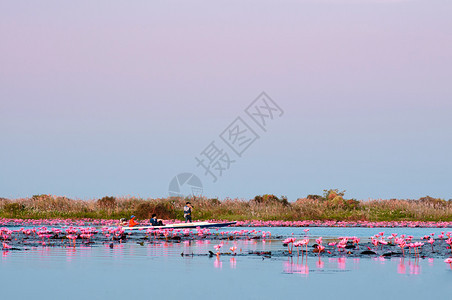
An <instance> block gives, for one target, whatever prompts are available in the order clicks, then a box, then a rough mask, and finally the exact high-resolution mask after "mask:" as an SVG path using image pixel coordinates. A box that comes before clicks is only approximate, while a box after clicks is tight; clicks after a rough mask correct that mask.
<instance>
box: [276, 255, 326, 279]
mask: <svg viewBox="0 0 452 300" xmlns="http://www.w3.org/2000/svg"><path fill="white" fill-rule="evenodd" d="M319 262H320V264H322V263H323V262H322V261H321V260H320V259H319ZM283 268H284V273H287V274H300V275H304V276H307V275H309V266H308V259H307V257H306V258H305V257H303V256H302V257H301V258H300V257H298V258H297V259H296V262H294V259H293V258H292V257H289V258H288V260H287V261H285V262H284V264H283Z"/></svg>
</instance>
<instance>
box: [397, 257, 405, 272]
mask: <svg viewBox="0 0 452 300" xmlns="http://www.w3.org/2000/svg"><path fill="white" fill-rule="evenodd" d="M397 273H399V274H405V273H406V266H405V262H404V259H403V258H401V259H400V260H399V263H398V264H397Z"/></svg>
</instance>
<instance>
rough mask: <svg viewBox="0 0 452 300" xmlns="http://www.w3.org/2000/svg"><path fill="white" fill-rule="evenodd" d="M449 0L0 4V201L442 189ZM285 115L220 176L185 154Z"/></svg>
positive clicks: (449, 74)
mask: <svg viewBox="0 0 452 300" xmlns="http://www.w3.org/2000/svg"><path fill="white" fill-rule="evenodd" d="M451 16H452V2H451V1H409V0H406V1H389V0H386V1H379V0H359V1H358V0H356V1H353V0H348V1H341V0H324V1H308V0H299V1H295V0H294V1H284V0H282V1H257V0H256V1H247V0H241V1H134V2H130V1H95V2H93V1H76V2H70V1H40V2H39V3H38V2H36V3H34V2H30V1H9V2H7V1H2V2H0V134H1V137H2V139H1V140H2V147H1V148H0V155H1V156H0V168H1V170H2V172H0V174H1V175H0V197H2V196H3V197H13V198H14V197H25V196H31V195H33V194H40V193H47V194H57V195H67V196H70V197H79V198H82V199H87V198H94V197H101V196H104V195H118V196H120V195H137V196H142V197H164V196H167V194H168V184H169V182H170V180H171V179H172V178H173V177H174V176H175V175H177V174H178V173H181V172H193V173H195V174H196V175H198V176H199V178H200V179H201V180H202V182H203V185H204V192H205V194H206V195H207V196H219V197H221V198H224V197H240V198H250V197H253V196H254V195H257V194H264V193H273V194H276V195H287V196H288V197H289V199H290V200H295V199H296V198H298V197H303V196H306V195H307V194H320V193H322V190H323V189H325V188H340V189H346V190H347V191H348V193H347V195H348V196H350V197H355V198H358V199H368V198H380V197H381V198H392V197H397V198H418V197H421V196H424V195H427V194H428V195H431V196H436V197H441V198H445V199H449V198H452V188H451V186H452V185H451V180H452V175H451V172H450V169H451V168H452V151H451V149H452V119H451V118H450V116H449V115H450V113H451V112H452V84H451V78H452V18H451ZM262 91H265V92H266V93H267V94H268V95H269V96H270V97H272V98H273V99H274V100H275V101H276V102H277V103H278V104H279V105H280V106H281V107H282V108H283V110H284V112H285V114H284V115H283V116H282V117H281V118H280V119H277V120H275V121H274V122H273V123H272V124H271V126H269V129H268V132H267V133H264V132H258V133H259V134H260V136H261V138H260V139H259V140H258V141H257V142H256V143H255V144H253V145H252V146H251V147H250V148H249V149H248V150H247V151H246V153H245V154H244V155H243V157H241V158H237V161H236V163H234V164H233V165H231V167H230V169H229V170H227V171H225V173H224V174H223V176H222V177H221V178H220V179H219V180H218V182H217V183H212V182H211V180H210V178H209V177H205V176H204V174H203V172H202V169H200V168H197V167H196V161H195V156H197V155H199V154H200V152H201V151H202V150H203V149H204V148H205V147H206V146H207V145H208V144H209V143H210V142H212V141H220V140H219V137H218V136H219V134H220V133H221V132H222V131H223V130H224V129H225V128H226V127H227V126H228V125H229V124H230V123H231V122H232V121H233V120H234V119H235V118H236V117H237V116H243V115H244V112H243V110H244V109H245V108H246V107H247V106H248V104H249V103H250V102H251V101H253V100H254V99H255V98H256V97H257V96H258V95H259V94H260V93H261V92H262Z"/></svg>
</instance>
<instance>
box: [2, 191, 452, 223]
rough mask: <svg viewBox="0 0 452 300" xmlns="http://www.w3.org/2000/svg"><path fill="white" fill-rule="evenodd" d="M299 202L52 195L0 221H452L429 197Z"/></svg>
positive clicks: (447, 208) (7, 203) (451, 212)
mask: <svg viewBox="0 0 452 300" xmlns="http://www.w3.org/2000/svg"><path fill="white" fill-rule="evenodd" d="M330 198H331V199H329V198H328V197H326V198H321V197H320V198H316V197H310V198H300V199H298V200H297V201H295V202H292V203H290V202H287V200H285V199H278V198H277V197H265V196H264V197H260V198H258V197H256V198H255V199H252V200H243V199H229V198H227V199H224V200H221V201H220V200H218V199H208V198H196V199H193V198H190V199H184V198H161V199H142V198H135V197H104V198H102V199H92V200H77V199H69V198H67V197H60V196H51V195H35V196H33V197H31V198H20V199H5V198H0V217H3V218H33V219H47V218H96V219H119V218H122V217H130V215H132V214H134V215H136V216H137V217H138V218H140V219H148V218H150V216H151V214H152V213H156V214H157V215H158V216H159V218H163V219H180V220H182V219H183V206H184V205H185V202H186V201H190V202H191V203H192V204H193V206H194V210H193V217H194V219H198V220H209V219H217V220H218V219H222V220H265V221H269V220H287V221H296V220H338V221H452V202H451V201H444V200H441V199H434V198H430V197H425V198H421V199H419V200H398V199H390V200H382V199H380V200H370V201H356V200H344V199H342V198H341V199H338V198H337V197H334V198H333V197H330Z"/></svg>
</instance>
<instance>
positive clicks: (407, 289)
mask: <svg viewBox="0 0 452 300" xmlns="http://www.w3.org/2000/svg"><path fill="white" fill-rule="evenodd" d="M238 229H241V228H238ZM253 229H257V228H253ZM231 230H237V228H235V229H231ZM257 230H265V231H271V232H272V235H282V236H290V235H292V233H294V235H304V232H303V228H259V229H257ZM222 231H227V230H222ZM381 231H385V233H386V234H391V233H399V234H407V235H410V234H411V235H413V236H416V237H421V236H423V235H426V234H430V233H436V234H439V233H441V232H442V231H446V232H447V231H451V230H450V229H449V230H448V229H441V228H439V229H432V228H427V229H423V228H390V229H389V228H384V229H379V228H310V231H309V234H310V235H312V236H314V235H321V236H353V235H355V236H358V237H369V236H371V235H374V234H376V233H378V232H381ZM219 243H220V241H216V240H199V241H190V242H188V241H185V242H184V241H182V242H180V243H167V242H165V241H157V242H153V243H149V242H148V241H146V242H145V243H144V244H143V245H140V244H137V243H136V242H127V243H125V244H121V245H119V244H117V245H115V247H114V248H113V249H111V248H110V247H108V245H103V246H95V247H82V246H81V247H76V248H63V247H36V248H31V249H30V250H28V251H9V252H6V251H3V252H1V253H2V258H1V261H0V282H1V287H2V288H1V296H2V297H1V298H2V299H133V298H135V299H138V298H149V299H151V298H156V299H157V298H158V299H181V298H185V299H233V298H236V299H282V298H287V297H291V298H293V297H296V298H297V299H301V298H305V297H308V298H320V299H326V298H335V299H382V297H389V298H396V297H397V298H399V299H423V298H433V297H435V298H436V297H438V298H440V299H451V296H450V295H451V290H452V289H451V288H452V269H451V268H450V266H449V265H448V264H445V263H444V262H443V261H444V259H445V258H446V257H444V258H427V259H414V258H408V257H407V258H405V259H402V258H392V259H383V258H380V257H371V258H346V257H335V258H327V257H324V258H322V257H320V259H319V258H318V257H308V258H306V257H305V258H301V257H300V258H298V257H297V256H296V254H295V256H294V257H292V258H290V257H271V258H266V257H263V256H260V255H249V254H248V253H249V252H250V251H258V252H259V251H276V250H282V249H284V247H283V246H282V244H281V241H280V240H269V241H266V242H263V241H262V240H236V241H224V246H223V248H222V252H230V251H229V248H230V247H232V246H235V247H237V250H236V251H237V255H236V256H228V255H221V256H220V257H219V258H217V257H216V256H213V257H209V256H208V255H206V254H207V253H208V251H209V250H210V251H215V250H214V248H213V246H214V245H218V244H219ZM181 253H184V254H188V255H185V256H181ZM191 254H193V256H192V255H191ZM396 295H398V296H396Z"/></svg>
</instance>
